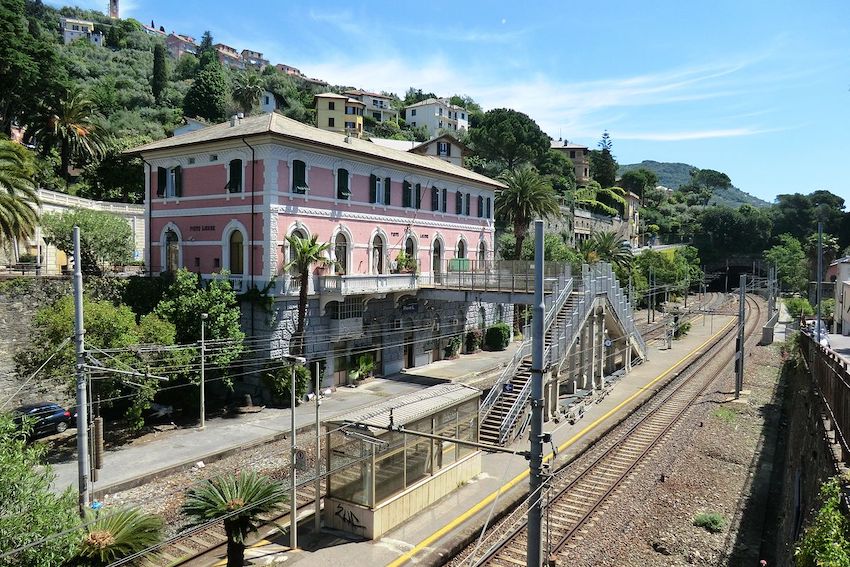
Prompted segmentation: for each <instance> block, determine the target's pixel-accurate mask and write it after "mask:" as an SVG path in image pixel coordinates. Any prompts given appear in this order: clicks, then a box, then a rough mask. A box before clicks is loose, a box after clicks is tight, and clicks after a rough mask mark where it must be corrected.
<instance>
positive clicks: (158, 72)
mask: <svg viewBox="0 0 850 567" xmlns="http://www.w3.org/2000/svg"><path fill="white" fill-rule="evenodd" d="M167 82H168V72H167V71H166V69H165V47H164V46H163V45H162V44H161V43H157V44H156V46H154V48H153V77H152V78H151V90H152V91H153V97H154V99H155V100H156V103H157V104H161V103H162V91H163V90H165V85H166V83H167Z"/></svg>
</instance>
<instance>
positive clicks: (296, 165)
mask: <svg viewBox="0 0 850 567" xmlns="http://www.w3.org/2000/svg"><path fill="white" fill-rule="evenodd" d="M308 188H309V187H308V186H307V164H306V163H304V162H303V161H301V160H300V159H296V160H293V161H292V192H293V193H298V194H300V195H304V194H306V193H307V189H308Z"/></svg>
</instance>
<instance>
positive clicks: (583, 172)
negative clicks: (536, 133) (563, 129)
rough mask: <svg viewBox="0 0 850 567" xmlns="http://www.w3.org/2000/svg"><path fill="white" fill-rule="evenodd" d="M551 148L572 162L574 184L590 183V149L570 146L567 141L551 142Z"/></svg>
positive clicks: (575, 145) (578, 145) (574, 145)
mask: <svg viewBox="0 0 850 567" xmlns="http://www.w3.org/2000/svg"><path fill="white" fill-rule="evenodd" d="M551 148H552V149H553V150H557V151H559V152H561V153H562V154H564V155H565V156H566V157H568V158H570V160H571V161H572V162H573V169H574V171H575V174H576V183H578V184H579V185H583V184H585V183H587V182H588V181H590V148H588V147H587V146H582V145H580V144H572V143H570V142H569V141H568V140H552V142H551Z"/></svg>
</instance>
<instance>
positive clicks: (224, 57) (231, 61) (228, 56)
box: [213, 43, 245, 69]
mask: <svg viewBox="0 0 850 567" xmlns="http://www.w3.org/2000/svg"><path fill="white" fill-rule="evenodd" d="M213 49H215V52H216V55H218V61H219V63H221V64H222V65H225V66H227V67H230V68H231V69H244V68H245V62H244V61H242V55H241V54H240V53H239V52H238V51H236V49H235V48H233V47H230V46H229V45H225V44H223V43H216V44H215V45H213Z"/></svg>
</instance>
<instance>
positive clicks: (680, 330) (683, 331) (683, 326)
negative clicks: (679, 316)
mask: <svg viewBox="0 0 850 567" xmlns="http://www.w3.org/2000/svg"><path fill="white" fill-rule="evenodd" d="M690 330H691V323H690V321H682V322H681V323H679V325H678V326H677V327H676V328H675V329H673V338H674V339H678V338H681V337H684V336H685V335H687V334H688V331H690Z"/></svg>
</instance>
